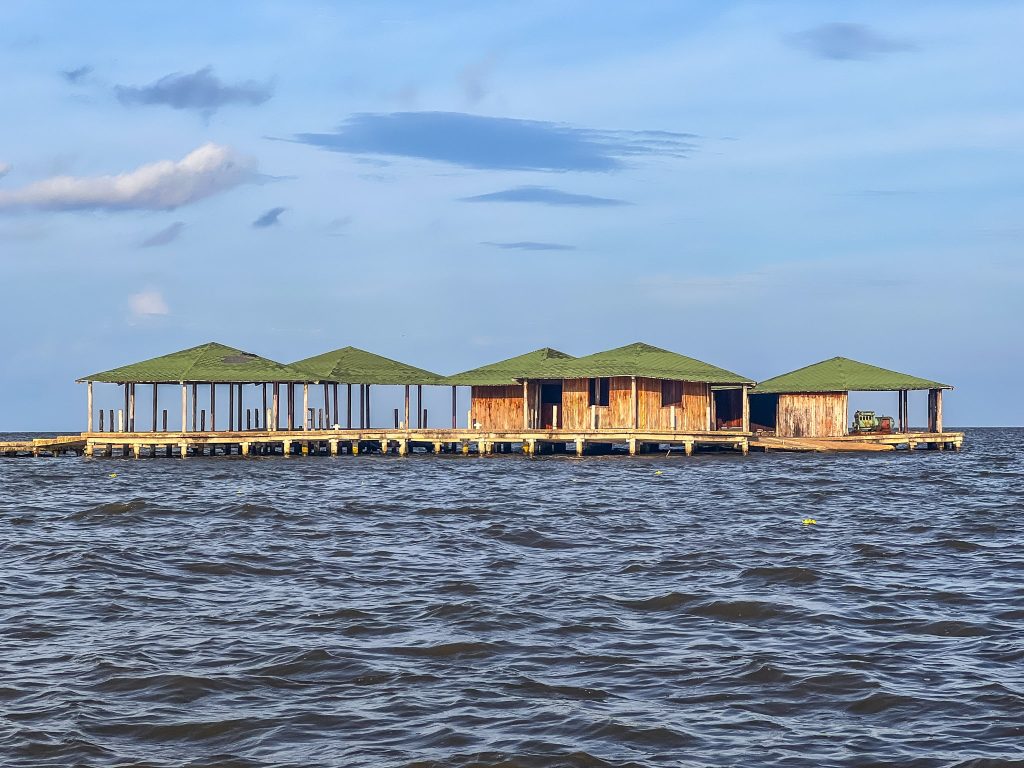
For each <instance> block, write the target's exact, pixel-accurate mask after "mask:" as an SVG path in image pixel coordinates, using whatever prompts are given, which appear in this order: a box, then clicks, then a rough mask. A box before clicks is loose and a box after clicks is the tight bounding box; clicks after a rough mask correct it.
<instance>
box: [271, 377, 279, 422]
mask: <svg viewBox="0 0 1024 768" xmlns="http://www.w3.org/2000/svg"><path fill="white" fill-rule="evenodd" d="M273 403H274V407H273V408H272V409H271V410H273V414H272V417H271V421H270V422H269V423H271V424H273V425H274V427H273V428H274V429H275V430H277V429H280V428H281V385H280V384H278V383H277V382H274V397H273Z"/></svg>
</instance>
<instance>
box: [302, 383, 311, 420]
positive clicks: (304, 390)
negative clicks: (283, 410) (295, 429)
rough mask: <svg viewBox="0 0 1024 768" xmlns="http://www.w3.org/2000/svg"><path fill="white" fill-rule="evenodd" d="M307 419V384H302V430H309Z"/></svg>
mask: <svg viewBox="0 0 1024 768" xmlns="http://www.w3.org/2000/svg"><path fill="white" fill-rule="evenodd" d="M309 421H310V418H309V383H308V382H305V381H304V382H302V428H303V429H309V428H310V426H311V425H310V423H309Z"/></svg>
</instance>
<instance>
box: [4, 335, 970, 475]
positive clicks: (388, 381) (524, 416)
mask: <svg viewBox="0 0 1024 768" xmlns="http://www.w3.org/2000/svg"><path fill="white" fill-rule="evenodd" d="M78 381H79V382H80V383H83V382H84V383H85V384H86V385H87V409H88V413H87V419H86V430H85V431H84V432H81V433H77V434H69V435H61V436H58V437H51V438H37V439H35V440H25V441H11V442H0V455H2V456H19V455H31V456H42V455H50V456H58V455H62V454H73V455H81V456H107V457H112V456H124V457H127V456H134V457H135V458H141V457H142V456H152V457H156V456H178V457H180V458H186V457H188V456H203V455H209V456H213V455H240V456H263V455H285V456H291V455H318V454H326V455H332V456H334V455H338V454H341V453H346V454H352V455H356V454H360V453H367V452H370V451H374V452H381V453H397V454H398V455H400V456H406V455H408V454H409V453H411V452H422V451H427V452H433V453H458V454H469V453H475V454H477V455H481V456H484V455H491V454H505V453H508V454H511V453H522V454H526V455H530V456H533V455H538V454H547V453H567V452H574V453H575V454H576V455H578V456H584V455H588V454H608V453H612V452H614V451H616V450H619V449H621V448H622V447H624V448H625V449H626V451H628V453H629V454H630V455H636V454H641V453H649V452H654V451H661V450H664V448H663V446H667V449H668V450H669V451H672V450H674V449H679V452H681V453H683V454H685V455H687V456H689V455H691V454H692V453H693V452H694V451H738V452H740V453H742V454H744V455H746V454H747V453H748V452H749V450H750V449H752V448H753V449H755V450H761V451H765V452H767V451H770V450H791V451H892V450H896V449H897V448H904V449H907V450H914V449H917V448H929V449H934V450H940V451H941V450H944V449H946V448H951V449H954V450H959V449H960V448H961V446H962V445H963V439H964V435H963V433H962V432H945V431H944V430H943V426H942V393H943V390H946V389H952V387H951V386H950V385H948V384H941V383H939V382H936V381H930V380H928V379H922V378H918V377H915V376H910V375H908V374H903V373H898V372H896V371H890V370H887V369H884V368H878V367H876V366H872V365H867V364H865V363H860V362H857V361H855V360H849V359H847V358H840V357H836V358H832V359H830V360H825V361H822V362H820V363H816V364H814V365H810V366H807V367H805V368H801V369H798V370H796V371H792V372H790V373H786V374H782V375H781V376H776V377H774V378H772V379H768V380H766V381H763V382H760V383H756V382H755V381H753V380H752V379H749V378H746V377H743V376H741V375H739V374H736V373H733V372H731V371H727V370H725V369H723V368H719V367H717V366H714V365H711V364H708V363H704V362H702V361H700V360H696V359H694V358H690V357H685V356H684V355H680V354H677V353H675V352H670V351H668V350H665V349H660V348H658V347H653V346H650V345H648V344H642V343H635V344H629V345H626V346H624V347H619V348H616V349H612V350H607V351H605V352H598V353H595V354H593V355H588V356H586V357H578V358H577V357H573V356H571V355H568V354H566V353H564V352H559V351H558V350H554V349H550V348H542V349H538V350H535V351H533V352H529V353H527V354H525V355H519V356H518V357H513V358H510V359H508V360H502V361H499V362H497V363H493V364H491V365H486V366H482V367H480V368H474V369H472V370H470V371H464V372H462V373H458V374H454V375H452V376H442V375H439V374H436V373H432V372H430V371H426V370H424V369H422V368H416V367H415V366H411V365H407V364H405V363H400V362H398V361H395V360H391V359H389V358H385V357H382V356H380V355H376V354H373V353H371V352H366V351H364V350H360V349H356V348H354V347H343V348H341V349H337V350H333V351H331V352H326V353H324V354H322V355H317V356H315V357H311V358H306V359H304V360H299V361H297V362H295V363H291V364H283V363H278V362H275V361H273V360H268V359H266V358H263V357H259V356H258V355H254V354H252V353H249V352H243V351H241V350H239V349H235V348H232V347H227V346H224V345H222V344H217V343H215V342H210V343H207V344H202V345H200V346H197V347H192V348H190V349H185V350H181V351H179V352H174V353H171V354H169V355H164V356H161V357H157V358H152V359H149V360H144V361H141V362H138V363H133V364H130V365H126V366H122V367H120V368H114V369H111V370H108V371H103V372H100V373H95V374H92V375H90V376H85V377H82V378H81V379H78ZM94 383H109V384H114V385H116V386H120V387H122V390H123V408H118V409H116V411H115V410H114V409H107V410H103V409H99V410H97V409H96V408H95V407H94V404H93V385H94ZM139 384H142V385H143V386H148V387H149V389H150V391H151V396H152V404H151V406H152V407H151V414H150V415H151V419H150V424H149V429H137V428H136V418H137V416H138V417H139V421H140V422H141V421H142V416H141V414H140V413H138V410H137V406H138V405H139V403H138V402H137V399H136V387H137V386H138V385H139ZM247 385H249V387H250V388H249V390H248V391H249V393H250V396H249V398H248V401H247V398H246V396H245V395H246V386H247ZM374 385H390V386H394V385H398V386H403V387H404V389H405V400H404V411H400V410H399V409H397V408H396V409H394V413H393V416H394V419H393V426H388V427H386V428H381V427H379V426H377V427H375V426H372V425H371V424H370V393H371V387H372V386H374ZM161 386H164V387H167V386H173V387H175V389H178V388H180V419H175V421H177V424H176V425H175V427H177V429H174V430H172V429H171V428H170V427H169V418H168V417H169V412H168V410H166V409H164V410H161V409H160V388H161ZM424 386H445V387H451V392H452V399H451V402H452V412H451V425H450V427H449V426H445V427H444V428H437V427H429V426H428V415H429V414H428V413H427V411H426V410H425V409H424V408H423V387H424ZM460 386H463V387H469V388H470V409H469V411H468V412H467V413H466V414H463V418H462V419H460V415H459V414H458V413H457V388H458V387H460ZM222 387H227V395H228V397H227V403H226V405H227V409H226V410H227V424H226V428H224V429H218V428H217V425H218V411H217V392H218V389H219V388H222ZM341 387H344V388H345V397H344V398H342V397H341ZM413 387H415V389H416V409H415V410H414V411H413V410H411V406H412V397H411V393H412V388H413ZM207 388H208V390H207ZM300 388H301V397H302V410H301V418H300V417H299V414H300V411H299V410H298V407H297V405H298V403H297V392H298V391H299V389H300ZM354 388H355V389H354ZM911 390H926V391H927V392H928V414H927V416H928V421H927V428H926V429H924V430H914V429H912V428H911V426H910V417H909V407H908V406H909V401H908V394H907V393H908V392H909V391H911ZM207 391H208V396H207ZM851 391H888V392H895V393H897V395H898V402H897V406H898V417H896V418H895V419H889V420H881V421H880V420H873V414H871V416H870V419H868V420H867V426H864V425H863V423H862V421H863V419H860V418H858V424H856V425H854V427H850V426H849V424H850V420H849V413H848V409H849V392H851ZM354 393H356V394H358V403H357V409H358V411H357V413H355V414H354V412H353V394H354ZM177 394H178V393H176V395H177ZM254 394H255V400H256V402H253V400H254V397H253V395H254ZM311 395H312V400H311ZM282 396H283V400H284V402H283V403H282ZM177 399H178V398H177V397H175V400H177ZM201 401H203V404H204V405H205V406H206V407H200V403H201ZM221 402H222V404H223V403H224V401H223V399H222V400H221ZM207 408H208V411H207ZM175 415H176V416H177V414H175ZM207 415H209V424H207ZM220 415H221V416H223V412H222V413H221V414H220ZM403 416H404V418H403ZM857 416H858V417H861V414H860V413H859V412H858V414H857ZM190 417H191V422H190ZM460 421H462V422H463V424H460ZM343 422H344V426H342V423H343ZM879 425H881V426H879ZM139 426H140V427H141V424H140V425H139Z"/></svg>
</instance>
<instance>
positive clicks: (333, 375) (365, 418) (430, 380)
mask: <svg viewBox="0 0 1024 768" xmlns="http://www.w3.org/2000/svg"><path fill="white" fill-rule="evenodd" d="M290 367H292V368H296V369H299V370H303V371H306V372H308V374H309V375H312V376H315V377H316V380H317V381H318V382H320V383H321V384H323V404H324V405H323V411H324V412H325V413H328V414H331V415H333V420H332V421H331V425H335V426H340V424H341V420H340V413H339V411H340V409H339V405H338V387H339V386H340V385H342V384H344V385H345V386H346V387H347V390H348V391H347V405H346V420H345V421H346V428H347V429H353V428H354V427H355V426H357V425H355V424H353V421H352V387H353V386H358V387H359V419H358V427H359V428H360V429H363V428H367V427H369V426H370V387H371V386H373V385H375V384H377V385H385V386H387V385H391V386H404V387H405V420H404V424H403V425H400V424H398V423H396V424H395V425H394V426H395V428H396V429H397V428H398V427H399V426H404V428H405V429H410V428H411V423H412V422H411V418H410V417H411V413H410V405H411V403H410V389H411V387H413V386H415V387H416V406H417V407H416V428H417V429H423V428H425V427H426V426H427V413H426V412H425V410H424V408H423V387H424V386H425V385H442V384H444V383H445V380H444V377H442V376H440V375H438V374H436V373H432V372H431V371H427V370H424V369H423V368H417V367H416V366H414V365H409V364H408V363H402V362H399V361H398V360H392V359H391V358H388V357H383V356H382V355H377V354H374V353H373V352H367V351H366V350H365V349H359V348H358V347H342V348H340V349H334V350H331V351H330V352H324V353H322V354H319V355H314V356H313V357H307V358H304V359H302V360H297V361H295V362H294V363H292V364H291V366H290ZM332 394H333V404H332V402H331V395H332ZM307 411H308V406H307ZM453 411H454V404H453ZM397 421H398V419H396V422H397ZM321 426H324V425H321ZM328 426H329V425H328ZM454 426H455V425H454V423H453V424H452V427H453V428H454Z"/></svg>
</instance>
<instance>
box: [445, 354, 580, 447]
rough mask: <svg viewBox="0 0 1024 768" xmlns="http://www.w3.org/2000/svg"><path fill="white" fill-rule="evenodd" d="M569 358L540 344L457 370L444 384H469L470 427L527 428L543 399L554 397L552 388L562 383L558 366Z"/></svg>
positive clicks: (531, 425)
mask: <svg viewBox="0 0 1024 768" xmlns="http://www.w3.org/2000/svg"><path fill="white" fill-rule="evenodd" d="M572 359H573V357H572V355H567V354H566V353H565V352H559V351H558V350H557V349H551V348H550V347H543V348H541V349H535V350H534V351H533V352H527V353H526V354H525V355H517V356H516V357H510V358H509V359H507V360H501V361H499V362H497V363H492V364H490V365H484V366H481V367H480V368H474V369H473V370H471V371H464V372H463V373H457V374H455V375H454V376H449V377H448V378H447V379H446V383H448V384H450V385H451V386H452V387H453V389H454V387H457V386H468V387H470V410H469V423H470V427H473V426H475V427H476V428H478V429H482V430H486V431H488V432H502V431H508V430H517V429H524V428H526V429H530V428H532V427H533V426H534V422H535V421H536V417H535V414H537V413H538V412H539V411H540V410H541V409H542V407H543V405H544V402H543V398H544V397H548V398H551V397H554V396H555V395H553V394H552V392H553V391H554V390H552V389H551V387H552V386H553V385H556V384H557V385H559V386H560V385H561V381H562V380H561V378H560V374H559V371H560V370H561V369H560V367H559V366H561V364H563V363H565V362H566V361H569V360H572ZM545 387H547V389H545ZM559 391H560V390H559ZM558 397H560V395H559V396H558ZM557 403H558V404H559V405H560V404H561V400H560V399H559V400H558V401H557Z"/></svg>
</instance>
